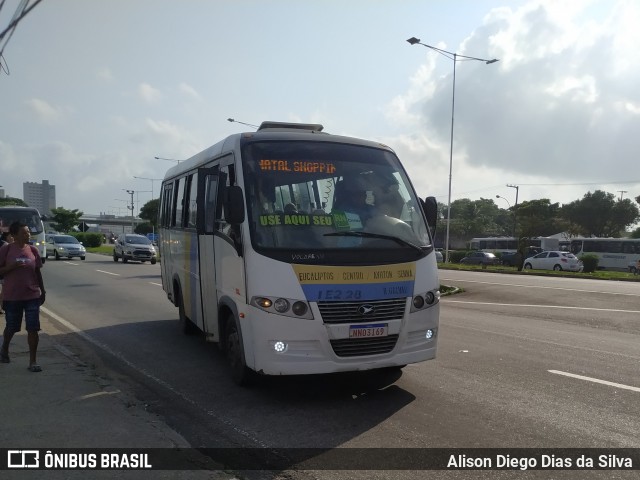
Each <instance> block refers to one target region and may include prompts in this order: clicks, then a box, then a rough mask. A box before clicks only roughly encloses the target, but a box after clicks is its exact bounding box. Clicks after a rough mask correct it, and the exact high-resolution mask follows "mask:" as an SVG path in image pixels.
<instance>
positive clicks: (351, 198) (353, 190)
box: [333, 178, 373, 223]
mask: <svg viewBox="0 0 640 480" xmlns="http://www.w3.org/2000/svg"><path fill="white" fill-rule="evenodd" d="M333 210H334V211H338V212H343V213H345V214H356V215H358V216H359V217H360V221H361V222H362V223H364V222H365V221H366V220H367V219H368V218H370V217H371V215H372V214H373V207H372V205H369V204H368V203H367V185H366V184H365V183H364V181H363V180H362V179H360V178H343V179H342V180H340V181H339V182H338V183H336V189H335V196H334V200H333Z"/></svg>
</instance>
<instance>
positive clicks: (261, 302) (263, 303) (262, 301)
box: [254, 297, 273, 309]
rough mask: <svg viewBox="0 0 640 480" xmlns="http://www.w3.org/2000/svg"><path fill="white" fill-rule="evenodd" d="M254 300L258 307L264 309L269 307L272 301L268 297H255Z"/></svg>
mask: <svg viewBox="0 0 640 480" xmlns="http://www.w3.org/2000/svg"><path fill="white" fill-rule="evenodd" d="M254 300H255V302H256V304H257V305H258V307H262V308H264V309H267V308H269V307H271V305H273V302H272V301H271V300H269V299H268V298H264V297H257V298H255V299H254Z"/></svg>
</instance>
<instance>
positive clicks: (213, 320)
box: [197, 167, 219, 342]
mask: <svg viewBox="0 0 640 480" xmlns="http://www.w3.org/2000/svg"><path fill="white" fill-rule="evenodd" d="M217 203H218V167H213V168H200V169H199V170H198V214H197V215H198V218H197V225H198V252H199V255H198V256H199V262H200V265H199V266H200V292H201V294H202V297H201V298H202V316H203V330H204V333H205V334H206V335H207V340H208V341H214V342H215V341H218V340H219V338H218V333H219V332H218V297H217V294H216V266H215V265H216V264H215V249H214V245H213V242H214V238H215V236H214V232H215V231H216V228H215V218H216V208H217V206H218V205H217Z"/></svg>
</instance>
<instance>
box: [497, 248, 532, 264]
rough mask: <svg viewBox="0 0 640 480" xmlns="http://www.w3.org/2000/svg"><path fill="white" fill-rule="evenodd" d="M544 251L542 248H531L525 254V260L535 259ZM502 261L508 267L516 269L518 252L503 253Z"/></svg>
mask: <svg viewBox="0 0 640 480" xmlns="http://www.w3.org/2000/svg"><path fill="white" fill-rule="evenodd" d="M541 252H542V249H541V248H540V247H529V248H527V251H526V252H525V254H524V258H525V260H526V259H527V258H529V257H533V256H534V255H537V254H538V253H541ZM500 260H501V261H502V264H503V265H508V266H510V267H515V266H516V265H518V252H503V253H502V255H501V256H500Z"/></svg>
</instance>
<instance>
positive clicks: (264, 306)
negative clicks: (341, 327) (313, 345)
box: [249, 296, 313, 320]
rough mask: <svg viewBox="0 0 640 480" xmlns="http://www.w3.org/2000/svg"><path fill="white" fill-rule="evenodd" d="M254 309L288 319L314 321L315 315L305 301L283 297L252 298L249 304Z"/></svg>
mask: <svg viewBox="0 0 640 480" xmlns="http://www.w3.org/2000/svg"><path fill="white" fill-rule="evenodd" d="M249 303H250V304H251V305H253V306H254V307H258V308H259V309H261V310H264V311H265V312H268V313H273V314H274V315H285V316H287V317H294V318H305V319H308V320H313V313H312V312H311V309H310V308H309V304H308V303H307V302H305V301H303V300H297V299H291V298H283V297H262V296H256V297H252V298H251V301H250V302H249Z"/></svg>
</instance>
